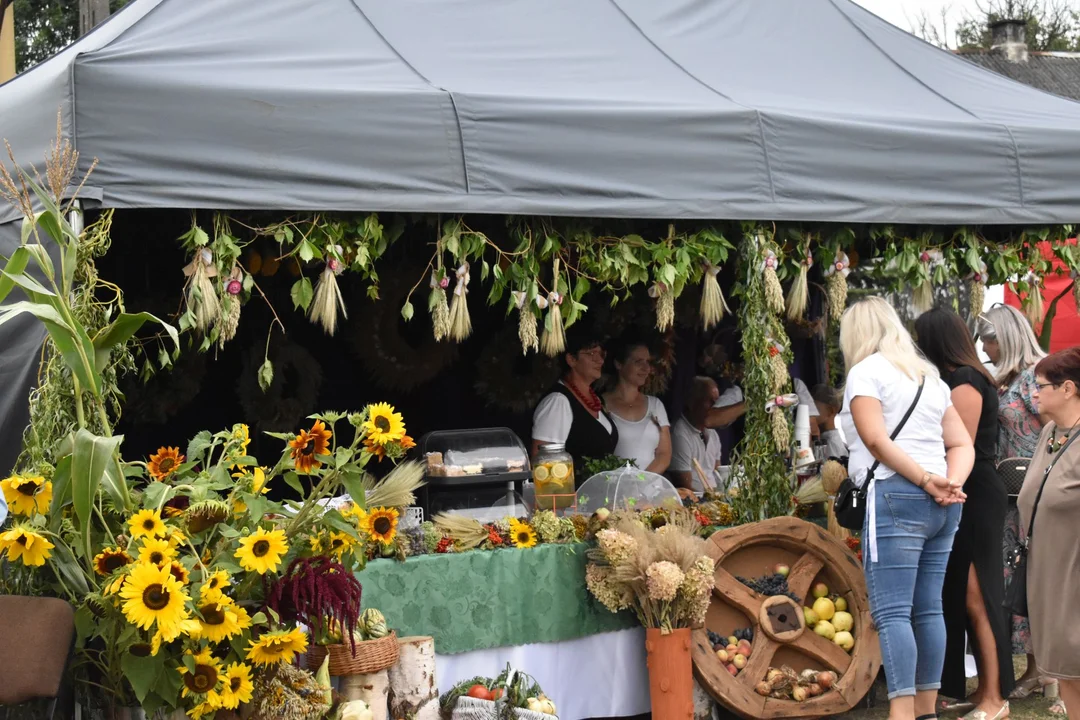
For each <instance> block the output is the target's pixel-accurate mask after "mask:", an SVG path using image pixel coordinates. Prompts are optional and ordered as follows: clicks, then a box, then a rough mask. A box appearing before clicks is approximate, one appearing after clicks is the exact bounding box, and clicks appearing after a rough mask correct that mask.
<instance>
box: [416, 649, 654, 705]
mask: <svg viewBox="0 0 1080 720" xmlns="http://www.w3.org/2000/svg"><path fill="white" fill-rule="evenodd" d="M506 663H510V666H511V667H513V668H514V669H516V670H521V671H522V672H525V673H528V674H529V675H532V676H533V677H534V678H536V682H538V683H540V687H542V688H544V692H545V693H547V694H548V696H549V697H550V698H551V699H552V700H554V701H555V705H556V706H557V707H558V710H559V720H585V719H586V718H607V717H627V716H632V715H640V714H643V713H647V712H649V672H648V669H647V668H646V666H645V630H644V629H643V628H632V629H630V630H619V631H617V632H610V633H601V634H600V635H590V636H588V637H583V638H577V639H576V640H567V641H565V642H557V643H538V644H536V645H517V646H514V647H502V648H491V649H488V650H473V651H472V652H467V653H460V654H458V655H438V654H436V656H435V678H436V680H437V681H438V683H439V694H440V695H441V694H442V693H445V692H446V691H447V690H449V689H450V688H452V687H453V686H454V685H456V684H458V683H459V682H461V681H462V680H468V679H469V678H472V677H476V676H478V675H479V676H483V677H495V676H497V675H498V674H499V673H501V672H502V671H503V670H504V669H505V668H506Z"/></svg>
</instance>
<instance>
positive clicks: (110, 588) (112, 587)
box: [101, 573, 128, 595]
mask: <svg viewBox="0 0 1080 720" xmlns="http://www.w3.org/2000/svg"><path fill="white" fill-rule="evenodd" d="M127 578H128V576H127V573H124V574H123V575H120V576H118V577H115V578H113V579H112V580H110V581H109V584H108V585H106V586H105V588H104V589H103V590H102V591H101V592H102V593H103V594H105V595H118V594H119V593H120V590H121V589H122V588H123V587H124V583H126V582H127Z"/></svg>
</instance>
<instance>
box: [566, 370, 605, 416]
mask: <svg viewBox="0 0 1080 720" xmlns="http://www.w3.org/2000/svg"><path fill="white" fill-rule="evenodd" d="M563 384H564V385H566V387H568V388H570V392H572V393H574V397H576V398H577V399H578V400H580V401H581V404H582V405H584V406H585V409H586V410H588V411H589V412H591V413H592V414H593V417H597V416H598V415H599V414H600V409H601V408H602V407H604V403H603V402H602V401H601V400H600V396H599V395H597V394H596V391H595V390H593V389H592V386H591V385H590V386H589V394H588V395H585V394H584V393H582V392H581V391H580V390H578V389H577V386H576V385H574V383H573V381H571V380H570V378H566V379H565V380H564V381H563Z"/></svg>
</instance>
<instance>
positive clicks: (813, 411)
mask: <svg viewBox="0 0 1080 720" xmlns="http://www.w3.org/2000/svg"><path fill="white" fill-rule="evenodd" d="M792 380H793V382H794V385H795V394H796V395H798V396H799V404H800V405H805V406H807V407H808V408H810V434H811V435H812V436H814V437H817V436H818V432H819V430H818V416H819V415H820V413H819V412H818V408H817V405H815V404H814V398H813V396H812V395H811V394H810V389H809V388H807V387H806V383H804V382H803V381H802V380H800V379H799V378H797V377H793V378H792ZM745 413H746V401H745V400H744V399H743V391H742V388H741V387H739V386H738V385H732V386H731V387H729V388H728V389H727V390H725V391H724V392H723V393H721V394H720V396H719V397H718V398H717V399H716V402H715V403H714V404H713V407H712V410H710V411H709V415H708V418H707V423H706V424H707V425H708V426H709V427H712V428H715V427H720V428H722V427H727V426H728V425H730V424H731V423H733V422H735V421H736V420H738V419H739V418H740V417H742V416H743V415H744V414H745Z"/></svg>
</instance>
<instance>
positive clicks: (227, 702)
mask: <svg viewBox="0 0 1080 720" xmlns="http://www.w3.org/2000/svg"><path fill="white" fill-rule="evenodd" d="M254 690H255V686H254V684H252V682H251V666H249V665H245V664H244V663H233V664H232V665H230V666H229V669H228V670H226V671H225V679H224V682H223V683H222V687H221V707H223V708H225V709H226V710H235V709H236V708H238V707H240V703H246V702H251V695H252V692H253V691H254Z"/></svg>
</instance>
